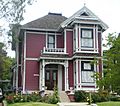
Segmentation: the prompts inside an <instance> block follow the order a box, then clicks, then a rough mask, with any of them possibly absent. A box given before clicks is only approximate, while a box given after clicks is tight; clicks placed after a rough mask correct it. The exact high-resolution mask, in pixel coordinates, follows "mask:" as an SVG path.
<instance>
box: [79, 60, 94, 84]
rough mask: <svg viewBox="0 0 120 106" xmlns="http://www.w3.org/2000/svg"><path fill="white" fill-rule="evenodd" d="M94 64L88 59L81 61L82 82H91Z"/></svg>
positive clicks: (92, 80)
mask: <svg viewBox="0 0 120 106" xmlns="http://www.w3.org/2000/svg"><path fill="white" fill-rule="evenodd" d="M93 73H94V64H91V62H90V61H82V62H81V80H82V82H83V83H93V82H94V78H93V77H92V76H93Z"/></svg>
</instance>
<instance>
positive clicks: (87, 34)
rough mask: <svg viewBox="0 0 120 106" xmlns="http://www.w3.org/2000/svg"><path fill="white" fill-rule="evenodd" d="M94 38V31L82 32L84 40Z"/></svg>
mask: <svg viewBox="0 0 120 106" xmlns="http://www.w3.org/2000/svg"><path fill="white" fill-rule="evenodd" d="M83 37H85V38H92V30H82V38H83Z"/></svg>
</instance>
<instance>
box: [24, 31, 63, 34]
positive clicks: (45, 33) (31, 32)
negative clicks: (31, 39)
mask: <svg viewBox="0 0 120 106" xmlns="http://www.w3.org/2000/svg"><path fill="white" fill-rule="evenodd" d="M26 33H27V34H29V33H31V34H38V35H39V34H43V35H46V34H55V33H56V32H51V33H50V32H32V31H26ZM56 35H62V34H61V33H56Z"/></svg>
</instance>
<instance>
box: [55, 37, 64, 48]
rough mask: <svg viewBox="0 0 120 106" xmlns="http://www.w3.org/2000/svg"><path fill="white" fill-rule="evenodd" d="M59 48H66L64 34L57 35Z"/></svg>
mask: <svg viewBox="0 0 120 106" xmlns="http://www.w3.org/2000/svg"><path fill="white" fill-rule="evenodd" d="M56 40H57V48H64V36H63V35H57V37H56Z"/></svg>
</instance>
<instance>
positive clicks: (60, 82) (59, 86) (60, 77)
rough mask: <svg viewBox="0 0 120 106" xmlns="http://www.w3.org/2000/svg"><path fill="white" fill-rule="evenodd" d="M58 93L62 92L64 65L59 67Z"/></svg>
mask: <svg viewBox="0 0 120 106" xmlns="http://www.w3.org/2000/svg"><path fill="white" fill-rule="evenodd" d="M58 91H62V65H58Z"/></svg>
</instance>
